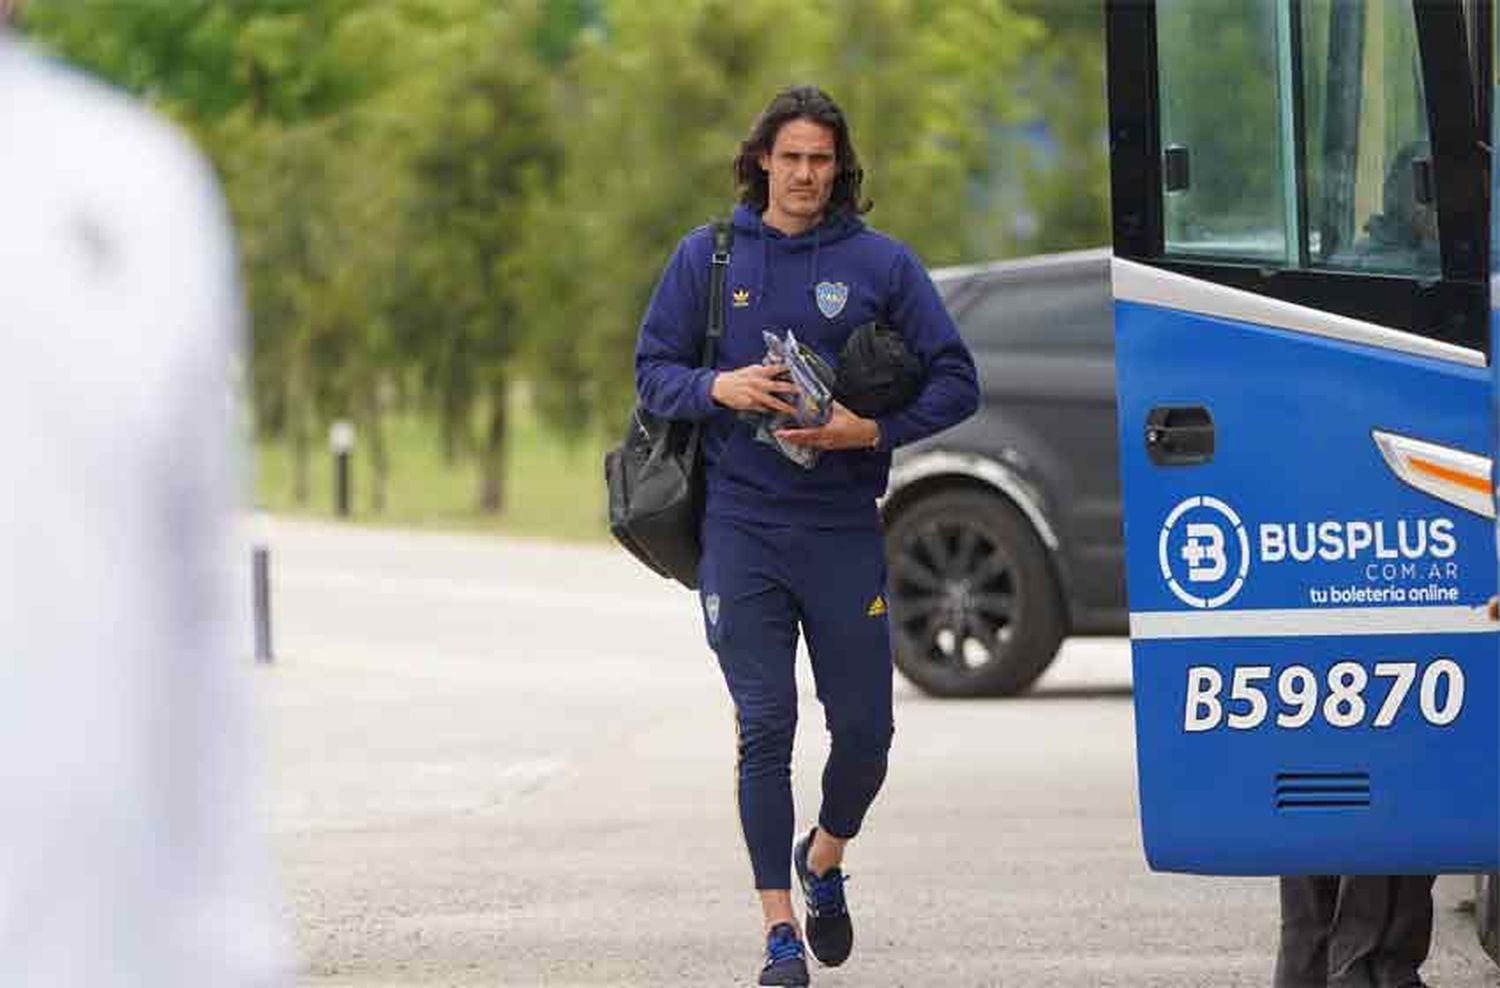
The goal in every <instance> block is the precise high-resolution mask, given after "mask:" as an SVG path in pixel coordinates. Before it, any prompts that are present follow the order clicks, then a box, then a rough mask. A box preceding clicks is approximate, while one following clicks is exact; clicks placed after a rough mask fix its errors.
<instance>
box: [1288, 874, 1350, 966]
mask: <svg viewBox="0 0 1500 988" xmlns="http://www.w3.org/2000/svg"><path fill="white" fill-rule="evenodd" d="M1280 886H1281V887H1280V891H1281V943H1280V945H1279V947H1278V949H1277V952H1276V975H1275V978H1274V981H1273V984H1274V985H1275V988H1326V986H1327V985H1328V934H1329V931H1330V930H1331V929H1332V928H1333V913H1334V908H1335V907H1336V906H1337V904H1338V893H1339V877H1338V876H1337V875H1283V876H1282V877H1281V883H1280Z"/></svg>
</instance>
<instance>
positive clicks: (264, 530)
mask: <svg viewBox="0 0 1500 988" xmlns="http://www.w3.org/2000/svg"><path fill="white" fill-rule="evenodd" d="M268 528H269V526H268V525H267V523H266V519H265V516H264V515H261V516H258V517H257V518H256V524H255V537H254V541H253V542H252V543H251V547H250V561H251V562H250V566H251V585H252V591H251V593H252V598H253V606H254V623H255V661H256V662H274V661H275V660H276V659H275V655H274V654H273V653H272V651H271V539H270V535H269V532H268Z"/></svg>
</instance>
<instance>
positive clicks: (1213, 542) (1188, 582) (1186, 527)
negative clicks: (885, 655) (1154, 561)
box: [1157, 497, 1250, 608]
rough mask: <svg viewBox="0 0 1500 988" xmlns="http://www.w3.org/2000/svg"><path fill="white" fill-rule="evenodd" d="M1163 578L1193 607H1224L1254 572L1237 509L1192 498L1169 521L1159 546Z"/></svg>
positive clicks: (1181, 505)
mask: <svg viewBox="0 0 1500 988" xmlns="http://www.w3.org/2000/svg"><path fill="white" fill-rule="evenodd" d="M1157 556H1158V559H1159V561H1160V563H1161V575H1162V578H1163V579H1165V580H1166V581H1167V586H1168V587H1170V588H1171V590H1172V593H1174V594H1176V595H1177V599H1178V600H1181V601H1182V602H1183V603H1185V604H1188V605H1191V606H1193V607H1203V608H1209V607H1222V606H1224V605H1225V604H1227V603H1229V601H1231V600H1233V599H1234V596H1235V594H1237V593H1239V592H1240V588H1241V587H1243V586H1244V585H1245V576H1246V575H1247V574H1248V573H1249V572H1250V539H1249V537H1248V536H1247V535H1246V534H1245V525H1244V523H1243V522H1241V521H1240V516H1239V515H1237V514H1235V513H1234V509H1233V508H1231V507H1230V506H1229V505H1227V504H1225V503H1224V502H1223V501H1220V500H1219V499H1218V498H1215V497H1190V498H1188V499H1187V500H1186V501H1183V502H1182V503H1181V504H1179V505H1177V507H1175V508H1173V509H1172V513H1171V514H1169V515H1167V520H1166V523H1165V524H1163V525H1162V528H1161V539H1160V540H1159V541H1158V543H1157Z"/></svg>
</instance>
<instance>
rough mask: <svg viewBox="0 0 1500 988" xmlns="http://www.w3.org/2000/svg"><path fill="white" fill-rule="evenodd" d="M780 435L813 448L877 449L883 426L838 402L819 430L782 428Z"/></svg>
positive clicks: (791, 441) (779, 437)
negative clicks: (861, 416) (876, 445)
mask: <svg viewBox="0 0 1500 988" xmlns="http://www.w3.org/2000/svg"><path fill="white" fill-rule="evenodd" d="M776 436H777V438H778V439H785V440H786V441H787V442H790V443H796V444H797V445H799V446H811V447H812V448H813V449H874V448H875V443H876V441H877V440H879V439H880V427H879V426H877V425H876V424H875V420H874V419H864V418H860V417H859V416H858V415H855V414H854V413H853V412H851V411H849V409H847V408H845V407H844V406H843V405H840V404H839V403H838V402H834V403H833V415H832V416H831V417H830V418H829V419H828V421H827V422H825V423H823V424H822V425H820V426H818V427H817V428H816V429H782V430H780V431H779V432H777V433H776Z"/></svg>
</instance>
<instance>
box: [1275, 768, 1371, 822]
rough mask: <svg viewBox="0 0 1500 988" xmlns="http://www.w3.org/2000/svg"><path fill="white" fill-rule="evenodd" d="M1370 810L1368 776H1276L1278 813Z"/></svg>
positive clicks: (1301, 774) (1320, 773) (1299, 774)
mask: <svg viewBox="0 0 1500 988" xmlns="http://www.w3.org/2000/svg"><path fill="white" fill-rule="evenodd" d="M1369 806H1370V773H1369V772H1277V773H1276V810H1277V812H1279V813H1296V812H1300V811H1303V810H1361V809H1368V808H1369Z"/></svg>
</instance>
